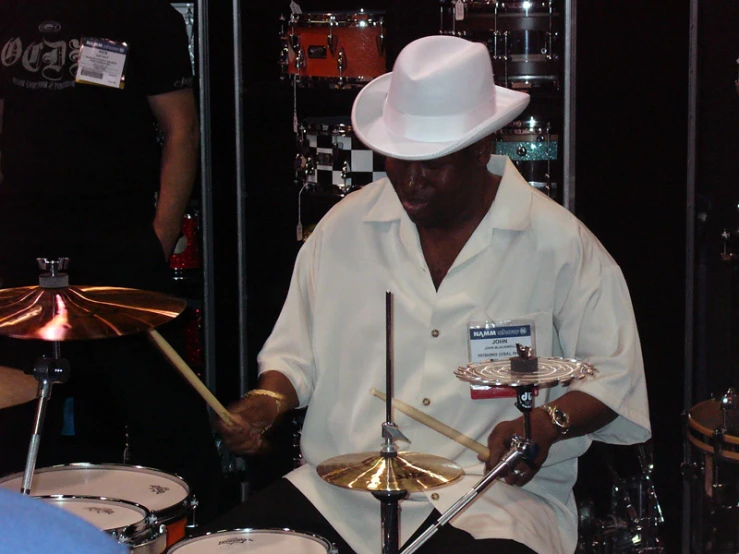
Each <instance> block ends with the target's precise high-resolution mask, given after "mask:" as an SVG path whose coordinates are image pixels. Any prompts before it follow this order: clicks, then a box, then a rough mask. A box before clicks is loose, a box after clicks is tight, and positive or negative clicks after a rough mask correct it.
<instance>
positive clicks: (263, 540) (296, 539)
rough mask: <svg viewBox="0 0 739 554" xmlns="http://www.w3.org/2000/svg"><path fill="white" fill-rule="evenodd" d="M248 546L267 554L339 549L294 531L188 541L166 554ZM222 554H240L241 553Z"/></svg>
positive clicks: (237, 532) (322, 553)
mask: <svg viewBox="0 0 739 554" xmlns="http://www.w3.org/2000/svg"><path fill="white" fill-rule="evenodd" d="M247 542H248V543H249V545H250V547H249V549H250V550H251V549H252V548H253V549H254V550H255V551H258V552H263V553H264V554H282V553H286V552H291V553H295V554H338V552H337V550H336V547H334V545H332V544H331V543H330V542H329V541H327V540H326V539H324V538H323V537H320V536H318V535H312V534H307V533H299V532H296V531H293V530H291V529H232V530H223V531H217V532H214V533H207V534H205V535H201V536H199V537H193V538H190V539H185V540H183V541H180V542H179V543H177V544H175V545H173V546H171V547H170V548H168V549H167V552H166V554H210V553H211V552H214V551H215V548H217V547H223V546H224V545H225V546H226V549H228V545H232V544H244V543H247ZM226 549H219V551H224V552H225V551H229V552H237V551H241V550H230V549H228V550H226Z"/></svg>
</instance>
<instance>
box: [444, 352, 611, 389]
mask: <svg viewBox="0 0 739 554" xmlns="http://www.w3.org/2000/svg"><path fill="white" fill-rule="evenodd" d="M596 373H597V370H596V369H595V367H593V366H592V365H590V364H587V363H585V362H580V361H578V360H573V359H568V358H537V369H536V371H532V372H530V373H521V372H514V371H511V361H510V359H508V358H506V359H502V360H495V361H490V362H483V363H479V364H468V365H466V366H463V367H459V368H458V369H457V370H456V371H455V372H454V374H455V375H456V376H457V377H458V378H459V379H461V380H462V381H467V382H470V383H473V384H475V385H486V386H491V387H500V386H507V387H520V386H525V385H534V386H537V387H551V386H554V385H557V384H562V385H566V384H568V383H569V382H570V381H572V380H573V379H584V378H585V377H592V376H594V375H595V374H596Z"/></svg>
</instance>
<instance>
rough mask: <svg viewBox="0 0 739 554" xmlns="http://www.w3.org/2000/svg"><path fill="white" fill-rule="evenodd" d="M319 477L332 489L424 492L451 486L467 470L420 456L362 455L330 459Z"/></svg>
mask: <svg viewBox="0 0 739 554" xmlns="http://www.w3.org/2000/svg"><path fill="white" fill-rule="evenodd" d="M316 471H317V472H318V475H319V476H320V477H321V479H323V480H324V481H326V482H327V483H331V484H332V485H336V486H338V487H344V488H346V489H355V490H364V491H383V492H392V491H408V492H420V491H425V490H429V489H433V488H436V487H440V486H442V485H446V484H448V483H451V482H452V481H454V480H456V479H458V478H459V477H461V476H462V475H463V474H464V470H463V469H462V468H461V467H460V466H458V465H457V464H455V463H454V462H451V461H449V460H447V459H445V458H441V457H439V456H433V455H431V454H420V453H416V452H398V454H397V456H394V457H384V456H382V455H381V454H379V453H378V452H359V453H356V454H344V455H342V456H336V457H334V458H330V459H329V460H326V461H325V462H322V463H320V464H318V467H317V468H316Z"/></svg>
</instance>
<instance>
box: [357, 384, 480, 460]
mask: <svg viewBox="0 0 739 554" xmlns="http://www.w3.org/2000/svg"><path fill="white" fill-rule="evenodd" d="M370 392H372V394H373V395H375V396H376V397H377V398H379V399H381V400H386V399H387V396H386V395H385V393H382V392H380V391H378V390H377V389H374V388H373V389H370ZM392 402H393V406H395V407H396V408H397V409H398V410H400V411H401V412H403V413H404V414H405V415H407V416H409V417H411V418H413V419H415V420H416V421H418V422H419V423H423V424H424V425H425V426H426V427H429V428H431V429H433V430H434V431H438V432H439V433H441V434H442V435H444V436H445V437H449V438H450V439H452V440H453V441H456V442H458V443H459V444H461V445H462V446H466V447H467V448H469V449H470V450H474V451H475V452H477V453H478V454H481V455H483V456H486V457H490V450H489V449H488V447H487V446H485V445H484V444H481V443H479V442H477V441H476V440H475V439H472V438H470V437H468V436H467V435H465V434H463V433H460V432H459V431H457V430H456V429H453V428H451V427H449V426H448V425H446V424H445V423H442V422H441V421H439V420H438V419H434V418H433V417H431V416H430V415H428V414H424V413H423V412H422V411H420V410H416V409H415V408H414V407H413V406H409V405H408V404H406V403H405V402H402V401H400V400H398V399H397V398H393V399H392Z"/></svg>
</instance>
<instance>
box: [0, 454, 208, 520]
mask: <svg viewBox="0 0 739 554" xmlns="http://www.w3.org/2000/svg"><path fill="white" fill-rule="evenodd" d="M77 470H79V471H82V470H88V471H89V470H112V471H127V472H131V473H136V474H139V475H140V474H142V473H146V474H150V475H155V476H157V477H161V478H165V479H167V480H169V481H170V482H174V483H176V484H177V485H178V486H180V487H181V488H182V489H184V492H185V497H184V498H183V499H182V500H181V501H179V502H176V503H174V504H172V505H169V506H167V507H164V508H161V509H159V510H154V509H152V508H149V507H148V506H147V509H148V510H149V511H150V512H151V514H152V515H153V516H154V518H155V519H156V521H157V522H158V523H164V524H168V523H170V522H172V521H176V520H178V519H181V518H182V517H185V515H186V514H187V511H188V510H189V509H190V508H194V507H195V506H197V500H196V499H195V497H194V496H193V495H192V493H191V491H190V485H188V484H187V482H186V481H185V480H184V479H183V478H182V477H180V476H179V475H176V474H173V473H166V472H164V471H162V470H159V469H155V468H152V467H146V466H137V465H127V464H91V463H87V462H80V463H74V464H58V465H53V466H48V467H43V468H38V469H36V470H35V471H34V475H36V474H40V473H52V472H62V471H77ZM23 475H24V472H22V471H21V472H18V473H14V474H12V475H7V476H5V477H2V478H0V486H2V484H3V483H7V482H8V481H12V480H18V479H20V480H22V479H23ZM19 483H20V481H19ZM31 487H32V488H33V484H31ZM31 496H34V495H33V493H32V494H31ZM88 496H92V495H88ZM108 498H109V497H108ZM129 502H134V503H136V502H137V501H136V500H129Z"/></svg>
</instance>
